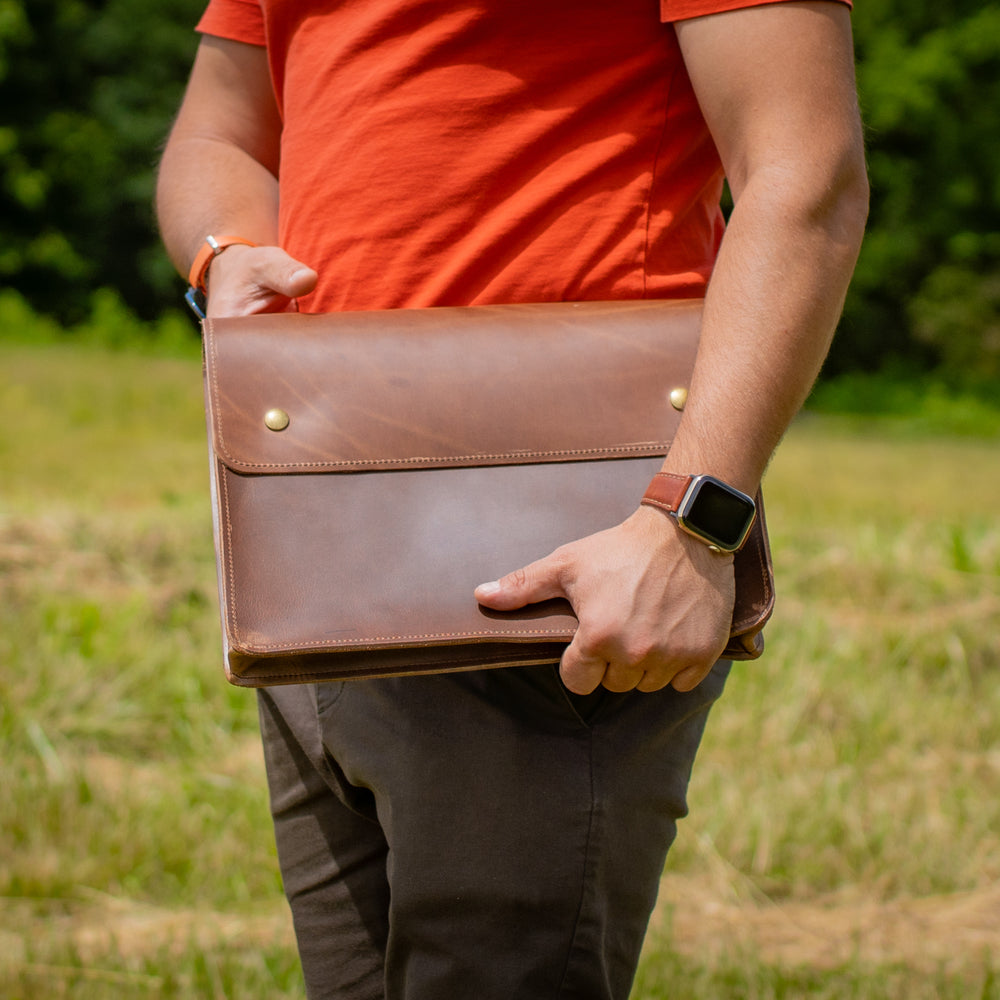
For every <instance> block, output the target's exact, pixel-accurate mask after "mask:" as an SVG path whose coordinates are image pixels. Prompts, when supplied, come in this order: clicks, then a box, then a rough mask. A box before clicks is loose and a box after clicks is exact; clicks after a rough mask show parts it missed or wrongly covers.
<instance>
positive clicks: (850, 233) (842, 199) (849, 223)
mask: <svg viewBox="0 0 1000 1000" xmlns="http://www.w3.org/2000/svg"><path fill="white" fill-rule="evenodd" d="M869 196H870V188H869V183H868V169H867V165H866V163H865V155H864V148H863V147H862V146H861V144H860V142H859V143H858V145H857V147H852V148H851V149H849V150H846V151H845V152H844V155H843V156H842V157H840V158H839V162H838V163H837V167H836V169H835V170H834V171H833V174H832V177H831V180H830V183H829V184H828V185H827V188H826V191H825V192H824V193H823V194H822V195H821V196H820V197H819V198H817V199H816V204H815V207H814V210H813V212H814V218H815V219H816V222H817V224H819V225H821V226H822V227H823V228H825V229H826V230H827V231H828V232H829V233H830V235H831V237H832V238H833V239H835V241H836V242H837V243H838V244H840V245H842V246H844V248H845V249H846V250H848V251H849V252H850V253H851V256H852V258H856V257H857V254H858V252H859V250H860V249H861V241H862V239H863V238H864V234H865V226H866V225H867V222H868V205H869Z"/></svg>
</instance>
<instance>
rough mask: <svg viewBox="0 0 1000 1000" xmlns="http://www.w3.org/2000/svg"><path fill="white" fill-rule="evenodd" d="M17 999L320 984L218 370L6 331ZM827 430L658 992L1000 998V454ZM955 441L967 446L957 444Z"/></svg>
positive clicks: (706, 791)
mask: <svg viewBox="0 0 1000 1000" xmlns="http://www.w3.org/2000/svg"><path fill="white" fill-rule="evenodd" d="M0 403H2V412H3V413H4V415H5V422H4V431H3V433H2V434H0V753H2V759H3V795H2V796H0V984H2V988H0V996H3V997H4V998H5V1000H6V998H20V997H25V998H32V1000H34V998H38V997H41V998H47V997H73V998H90V997H115V998H119V997H126V998H131V997H136V998H140V997H141V998H145V997H206V998H209V997H210V998H213V1000H215V998H219V997H268V998H272V997H273V998H283V997H294V996H301V986H300V979H299V973H298V971H297V965H296V960H295V952H294V945H293V943H292V939H291V932H290V929H289V925H288V919H287V914H286V911H285V907H284V903H283V900H282V897H281V891H280V885H279V880H278V875H277V870H276V863H275V859H274V850H273V845H272V839H271V830H270V821H269V818H268V815H267V804H266V795H265V790H264V782H263V776H262V771H261V763H260V754H259V748H258V746H257V738H256V708H255V701H254V698H253V696H252V695H251V694H250V693H248V692H246V691H241V690H237V689H234V688H230V687H228V686H227V685H226V683H225V681H224V678H223V673H222V665H221V656H220V651H219V639H218V631H217V630H218V626H217V622H216V617H215V616H216V595H215V576H214V559H213V555H212V550H211V537H210V524H209V513H208V498H207V471H206V455H205V445H204V441H203V428H202V415H201V387H200V371H199V366H198V362H197V360H196V359H195V358H194V357H189V358H183V357H164V356H156V355H155V354H147V355H143V356H140V355H137V354H134V353H128V352H120V351H118V352H116V351H109V350H104V349H100V348H96V347H93V346H91V347H88V348H83V347H73V346H71V345H68V344H65V343H59V342H58V341H53V342H50V343H47V344H45V345H41V346H35V347H31V346H28V345H27V344H25V343H23V340H22V342H20V343H14V342H10V341H8V342H6V343H3V344H0ZM946 425H947V421H945V422H943V423H941V424H935V423H933V422H931V423H928V420H927V415H926V414H924V415H922V416H921V417H920V419H919V420H916V421H913V422H908V421H907V420H906V419H905V418H902V417H898V416H897V417H894V418H893V419H892V420H891V421H883V420H877V419H872V420H870V421H869V422H867V423H865V424H862V423H861V422H860V421H859V420H858V419H857V418H852V419H850V420H842V419H838V418H834V417H831V416H822V417H819V416H809V417H807V418H804V419H803V420H801V421H800V422H799V423H798V424H797V425H796V426H795V427H794V428H793V430H792V431H791V432H790V434H789V436H788V439H787V441H786V442H785V443H784V445H783V446H782V448H781V450H780V452H779V454H778V456H777V458H776V459H775V461H774V463H773V464H772V468H771V470H770V471H769V474H768V479H767V484H766V497H767V503H768V518H769V523H770V526H771V530H772V543H773V548H774V553H775V558H776V562H777V567H778V607H777V612H776V616H775V619H774V621H773V622H772V624H771V625H770V626H769V628H768V631H767V642H768V648H767V652H766V653H765V656H764V657H763V658H762V659H761V660H759V661H756V662H754V663H749V664H744V665H740V666H738V667H737V668H736V669H735V670H734V673H733V677H732V681H731V683H730V686H729V689H728V691H727V693H726V696H725V698H724V700H723V703H722V704H721V705H720V707H719V709H718V711H717V712H716V713H715V716H714V718H713V719H712V721H711V724H710V726H709V730H708V733H707V735H706V739H705V745H704V749H703V752H702V754H701V757H700V759H699V762H698V765H697V766H696V769H695V775H694V779H693V782H692V787H691V793H690V800H691V810H692V812H691V817H690V818H689V819H688V820H686V821H685V822H684V823H683V824H682V826H681V833H680V836H679V838H678V843H677V845H676V847H675V850H674V851H673V853H672V855H671V858H670V862H669V864H668V871H667V874H666V876H665V878H664V883H663V890H662V893H661V902H660V905H659V907H658V910H657V913H656V915H655V918H654V921H653V925H652V930H651V933H650V937H649V941H648V943H647V948H646V952H645V957H644V962H643V966H642V970H641V973H640V978H639V981H638V982H637V986H636V991H635V998H636V1000H646V998H648V1000H657V998H664V1000H666V998H672V1000H673V998H678V997H682V998H685V1000H689V998H696V1000H697V998H706V1000H716V998H719V1000H729V998H733V1000H737V998H739V1000H758V998H759V1000H770V998H792V997H817V998H831V1000H832V998H837V1000H846V998H866V1000H869V998H871V1000H875V998H900V1000H902V998H906V1000H921V998H923V997H927V998H931V997H934V998H943V1000H950V998H952V997H954V998H956V1000H958V998H963V1000H964V998H969V997H971V998H976V1000H984V998H1000V984H998V980H997V975H998V972H1000V959H997V958H995V957H994V956H995V955H996V954H1000V890H998V889H997V888H996V886H997V884H998V881H1000V683H998V680H1000V518H998V516H997V506H998V500H1000V461H998V459H1000V439H998V437H996V436H995V435H994V434H993V432H992V425H991V424H990V423H989V421H985V422H983V423H981V425H980V432H979V433H976V434H971V433H968V431H969V428H968V427H964V426H963V428H962V433H961V434H957V433H953V432H949V433H945V432H944V428H945V427H946ZM950 431H954V428H950Z"/></svg>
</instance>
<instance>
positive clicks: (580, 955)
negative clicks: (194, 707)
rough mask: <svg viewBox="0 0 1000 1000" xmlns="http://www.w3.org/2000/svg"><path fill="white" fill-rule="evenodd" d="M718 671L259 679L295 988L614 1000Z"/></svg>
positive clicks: (618, 999) (359, 997) (438, 997)
mask: <svg viewBox="0 0 1000 1000" xmlns="http://www.w3.org/2000/svg"><path fill="white" fill-rule="evenodd" d="M728 670H729V664H727V663H721V664H719V665H717V666H716V667H715V669H714V670H713V671H712V673H711V674H710V675H709V677H708V678H707V679H706V680H705V681H704V682H703V683H702V684H701V685H700V686H699V687H698V688H697V689H695V690H694V691H692V692H688V693H685V694H680V693H678V692H676V691H674V690H673V689H672V688H666V689H664V690H663V691H658V692H655V693H652V694H642V693H639V692H631V693H628V694H612V693H610V692H607V691H605V690H604V689H598V691H597V692H595V693H594V694H593V695H588V696H586V697H580V696H576V695H572V694H570V693H569V692H567V691H566V689H565V688H564V687H563V685H562V683H561V681H560V680H559V676H558V673H557V672H556V669H555V668H554V667H553V668H548V667H531V668H517V669H500V670H487V671H476V672H472V673H462V674H451V675H439V676H432V677H409V678H395V679H379V680H374V681H350V682H347V683H342V684H322V685H303V686H295V687H285V688H270V689H266V690H263V691H261V692H260V716H261V728H262V733H263V738H264V750H265V758H266V761H267V769H268V780H269V784H270V791H271V807H272V813H273V816H274V825H275V831H276V835H277V844H278V857H279V861H280V864H281V871H282V876H283V879H284V885H285V892H286V894H287V896H288V899H289V902H290V905H291V909H292V915H293V919H294V923H295V931H296V936H297V939H298V945H299V952H300V955H301V958H302V965H303V968H304V971H305V978H306V984H307V990H308V995H309V997H310V1000H327V998H338V1000H341V998H342V1000H514V998H516V1000H542V998H546V1000H548V998H557V997H558V998H570V997H572V998H580V1000H584V998H585V1000H626V998H627V997H628V994H629V990H630V987H631V983H632V979H633V977H634V974H635V968H636V964H637V962H638V958H639V950H640V948H641V946H642V941H643V937H644V935H645V931H646V925H647V922H648V919H649V915H650V912H651V910H652V907H653V905H654V903H655V901H656V893H657V888H658V883H659V878H660V874H661V871H662V868H663V863H664V860H665V857H666V853H667V849H668V848H669V846H670V844H671V842H672V841H673V839H674V835H675V832H676V826H675V824H676V820H677V819H678V818H679V817H681V816H683V815H684V814H685V812H686V808H687V807H686V801H685V794H686V789H687V784H688V778H689V776H690V772H691V765H692V762H693V760H694V755H695V751H696V750H697V746H698V742H699V740H700V738H701V733H702V730H703V727H704V724H705V719H706V717H707V715H708V710H709V708H710V706H711V704H712V703H713V702H714V701H715V700H716V698H718V696H719V695H720V694H721V692H722V688H723V685H724V683H725V678H726V675H727V673H728Z"/></svg>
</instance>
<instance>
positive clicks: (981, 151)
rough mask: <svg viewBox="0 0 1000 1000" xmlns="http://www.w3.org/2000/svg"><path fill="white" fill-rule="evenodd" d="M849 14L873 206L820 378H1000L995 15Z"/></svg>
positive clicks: (936, 6)
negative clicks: (883, 374)
mask: <svg viewBox="0 0 1000 1000" xmlns="http://www.w3.org/2000/svg"><path fill="white" fill-rule="evenodd" d="M853 17H854V31H855V41H856V46H857V56H858V87H859V91H860V94H861V104H862V113H863V115H864V118H865V123H866V127H867V133H868V158H869V169H870V173H871V181H872V208H871V215H870V219H869V225H868V237H867V239H866V242H865V246H864V248H863V250H862V254H861V260H860V262H859V265H858V269H857V273H856V275H855V280H854V285H853V287H852V290H851V293H850V296H849V298H848V301H847V305H846V308H845V312H844V321H843V323H842V324H841V331H840V334H839V336H838V338H837V341H836V342H835V346H834V349H833V352H832V354H831V357H830V361H829V363H828V366H827V371H828V373H840V372H844V371H851V370H868V369H874V368H882V367H885V366H886V365H887V364H888V365H896V366H898V365H899V364H900V363H901V362H905V363H906V364H907V365H908V366H909V367H910V368H911V369H912V370H916V371H926V370H928V369H937V370H938V371H940V372H941V373H942V374H943V375H945V376H947V377H948V378H949V379H951V380H952V381H963V380H965V379H973V380H976V381H981V380H983V379H996V378H1000V6H998V5H996V4H992V5H991V4H987V5H985V6H984V5H983V4H982V3H981V2H980V0H954V2H953V3H951V4H948V5H947V6H943V5H941V4H940V3H934V2H932V0H908V2H903V0H858V2H857V3H856V4H855V8H854V15H853Z"/></svg>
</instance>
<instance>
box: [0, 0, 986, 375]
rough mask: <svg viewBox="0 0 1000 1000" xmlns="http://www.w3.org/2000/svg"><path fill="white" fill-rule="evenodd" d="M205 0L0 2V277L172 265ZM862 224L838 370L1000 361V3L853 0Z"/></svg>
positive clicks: (139, 274) (80, 286) (159, 299)
mask: <svg viewBox="0 0 1000 1000" xmlns="http://www.w3.org/2000/svg"><path fill="white" fill-rule="evenodd" d="M204 3H205V0H161V2H159V3H157V4H149V3H147V2H146V0H0V106H2V107H3V108H4V115H3V118H2V119H0V122H2V124H0V280H2V281H4V282H5V283H6V284H8V285H9V286H11V287H13V288H15V289H16V290H17V291H18V292H19V293H20V294H21V295H22V296H23V297H24V298H25V299H26V300H27V301H28V302H30V304H31V305H32V307H33V308H35V309H36V310H40V311H42V312H45V313H48V314H50V315H53V316H55V317H56V318H58V319H59V320H60V321H61V322H64V323H68V324H70V325H71V326H78V324H80V323H81V322H82V321H83V320H84V319H85V318H86V317H87V316H89V315H91V314H92V312H93V308H94V306H93V303H94V298H93V295H94V289H95V288H96V287H98V286H109V287H112V288H114V289H115V290H116V292H117V294H118V295H119V296H120V297H121V299H122V300H123V301H124V302H125V303H126V305H127V306H128V307H129V308H130V309H131V310H133V311H134V312H136V313H137V314H138V315H139V316H142V317H145V318H152V317H155V316H158V315H159V314H160V312H161V311H162V310H163V309H164V308H165V307H167V306H172V305H174V304H175V303H176V302H177V296H178V294H179V292H180V283H179V280H178V279H177V277H176V275H175V274H174V273H173V271H172V269H171V267H170V265H169V264H168V262H167V260H166V258H165V255H164V254H163V252H162V250H161V249H160V247H159V241H158V238H157V234H156V227H155V223H154V219H153V212H152V206H151V202H152V194H153V186H154V177H155V169H156V160H157V156H158V149H159V147H160V145H161V143H162V142H163V140H164V138H165V136H166V133H167V130H168V128H169V124H170V120H171V117H172V115H173V113H174V111H175V109H176V107H177V105H178V102H179V100H180V97H181V93H182V89H183V85H184V80H185V78H186V75H187V71H188V68H189V65H190V61H191V58H192V56H193V53H194V49H195V46H196V44H197V36H196V35H195V33H194V32H193V30H192V27H193V25H194V23H195V22H196V20H197V18H198V16H199V14H200V13H201V10H202V8H203V6H204ZM853 19H854V29H855V38H856V44H857V54H858V79H859V87H860V92H861V102H862V110H863V113H864V116H865V121H866V125H867V134H868V150H869V163H870V169H871V177H872V210H871V219H870V224H869V233H868V238H867V240H866V243H865V246H864V249H863V251H862V256H861V261H860V263H859V267H858V271H857V275H856V278H855V282H854V285H853V288H852V290H851V293H850V295H849V297H848V301H847V304H846V308H845V313H844V320H843V323H842V324H841V331H840V334H839V336H838V338H837V339H836V341H835V343H834V348H833V351H832V353H831V356H830V359H829V362H828V364H827V368H826V377H827V378H829V377H830V376H836V375H843V374H844V373H846V372H854V371H871V370H876V369H883V368H889V369H891V370H892V371H894V372H897V373H898V372H899V371H900V370H903V369H905V370H908V371H909V372H910V373H911V375H912V374H919V373H922V372H927V371H935V372H936V373H937V374H938V375H940V376H941V377H942V378H944V379H946V380H947V381H949V382H950V383H952V384H955V383H963V382H965V381H966V380H970V379H971V380H973V381H975V382H976V383H978V384H981V383H982V382H983V381H984V380H986V381H995V380H997V379H1000V5H997V4H995V3H993V4H987V5H983V4H982V3H980V2H979V0H954V2H953V3H952V4H949V5H947V7H944V6H942V5H941V4H940V3H936V2H931V0H909V2H907V3H904V2H903V0H857V3H856V5H855V9H854V14H853Z"/></svg>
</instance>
